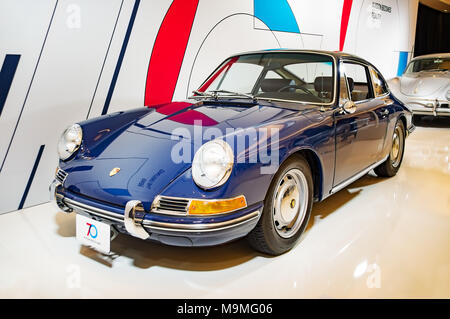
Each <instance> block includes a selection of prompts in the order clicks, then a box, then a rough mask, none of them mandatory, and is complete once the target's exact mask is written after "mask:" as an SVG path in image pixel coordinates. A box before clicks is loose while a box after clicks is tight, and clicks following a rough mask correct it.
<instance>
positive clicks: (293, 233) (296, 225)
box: [247, 155, 313, 255]
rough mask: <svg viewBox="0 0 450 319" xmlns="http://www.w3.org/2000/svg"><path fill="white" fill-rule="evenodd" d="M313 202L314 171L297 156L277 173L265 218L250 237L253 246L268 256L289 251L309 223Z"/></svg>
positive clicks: (261, 219)
mask: <svg viewBox="0 0 450 319" xmlns="http://www.w3.org/2000/svg"><path fill="white" fill-rule="evenodd" d="M312 202H313V179H312V174H311V169H310V167H309V164H308V162H307V161H306V160H305V158H303V157H302V156H297V155H295V156H293V157H291V158H289V159H287V160H286V162H285V163H283V165H281V166H280V168H279V170H278V172H277V173H276V174H275V177H274V179H273V181H272V183H271V185H270V187H269V190H268V192H267V195H266V198H265V200H264V210H263V213H262V216H261V218H260V220H259V221H258V224H257V225H256V227H255V228H254V229H253V230H252V231H251V232H250V234H249V235H248V236H247V239H248V241H249V243H250V245H251V246H252V247H253V248H255V249H256V250H258V251H260V252H263V253H265V254H269V255H280V254H282V253H284V252H286V251H288V250H290V249H291V248H292V247H293V246H294V245H295V243H296V242H297V240H298V239H299V238H300V236H301V234H302V233H303V231H304V230H305V228H306V225H307V224H308V220H309V216H310V214H311V208H312Z"/></svg>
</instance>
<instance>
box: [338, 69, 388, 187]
mask: <svg viewBox="0 0 450 319" xmlns="http://www.w3.org/2000/svg"><path fill="white" fill-rule="evenodd" d="M340 74H341V78H342V79H341V88H342V90H344V91H345V90H347V96H348V99H350V100H351V101H353V102H354V103H355V106H356V110H355V111H354V113H348V112H345V111H344V110H343V108H342V107H339V108H337V109H336V112H335V115H334V116H335V126H336V139H335V140H336V148H335V149H336V162H335V174H334V183H333V186H335V187H336V186H338V185H339V184H341V183H344V182H345V181H347V180H348V179H350V178H352V177H353V176H355V175H357V174H358V173H359V172H361V171H362V170H364V169H366V168H367V167H369V166H370V165H372V164H373V163H375V162H376V160H377V157H378V154H379V153H380V151H381V148H382V146H383V142H384V136H385V132H386V123H387V120H384V119H383V121H380V119H381V118H382V117H383V116H385V115H383V114H381V113H380V112H382V110H381V104H380V103H379V101H377V100H376V99H375V98H374V89H373V85H372V81H371V77H370V71H369V68H368V66H366V65H365V64H362V63H359V62H356V61H346V62H343V63H341V65H340ZM345 100H346V99H345V92H341V99H340V104H341V106H342V104H343V103H344V102H345Z"/></svg>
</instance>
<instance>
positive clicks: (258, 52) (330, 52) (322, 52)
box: [232, 49, 376, 69]
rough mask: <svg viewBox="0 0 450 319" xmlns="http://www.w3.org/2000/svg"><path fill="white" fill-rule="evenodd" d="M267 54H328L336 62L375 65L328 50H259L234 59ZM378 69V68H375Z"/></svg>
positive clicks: (352, 56)
mask: <svg viewBox="0 0 450 319" xmlns="http://www.w3.org/2000/svg"><path fill="white" fill-rule="evenodd" d="M265 53H315V54H326V55H331V56H333V57H334V58H335V59H336V60H341V59H346V60H354V61H359V62H362V63H365V64H368V65H370V66H372V67H374V66H373V64H372V63H370V62H368V61H367V60H365V59H363V58H361V57H358V56H356V55H354V54H350V53H346V52H342V51H326V50H301V49H266V50H258V51H249V52H242V53H239V54H234V55H232V57H235V56H241V55H247V54H265ZM374 68H375V69H376V67H374Z"/></svg>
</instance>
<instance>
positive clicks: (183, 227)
mask: <svg viewBox="0 0 450 319" xmlns="http://www.w3.org/2000/svg"><path fill="white" fill-rule="evenodd" d="M259 215H260V212H259V210H256V211H254V212H252V213H249V214H247V215H244V216H241V217H238V218H235V219H231V220H227V221H225V222H219V223H210V224H174V223H161V222H153V221H149V220H144V222H143V226H144V227H145V228H148V229H150V230H151V229H157V230H167V231H178V232H210V231H217V230H223V229H228V228H231V227H235V226H239V225H242V224H245V223H247V222H250V221H252V220H254V219H257V218H258V217H259Z"/></svg>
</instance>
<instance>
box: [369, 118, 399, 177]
mask: <svg viewBox="0 0 450 319" xmlns="http://www.w3.org/2000/svg"><path fill="white" fill-rule="evenodd" d="M404 150H405V126H404V125H403V122H402V121H401V120H398V121H397V123H396V124H395V128H394V135H393V136H392V146H391V151H390V152H389V156H388V158H387V159H386V161H384V162H383V163H381V164H380V165H379V166H377V167H376V168H375V169H374V171H375V173H376V174H377V175H378V176H380V177H392V176H394V175H395V174H397V172H398V170H399V169H400V165H401V164H402V160H403V152H404Z"/></svg>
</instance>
